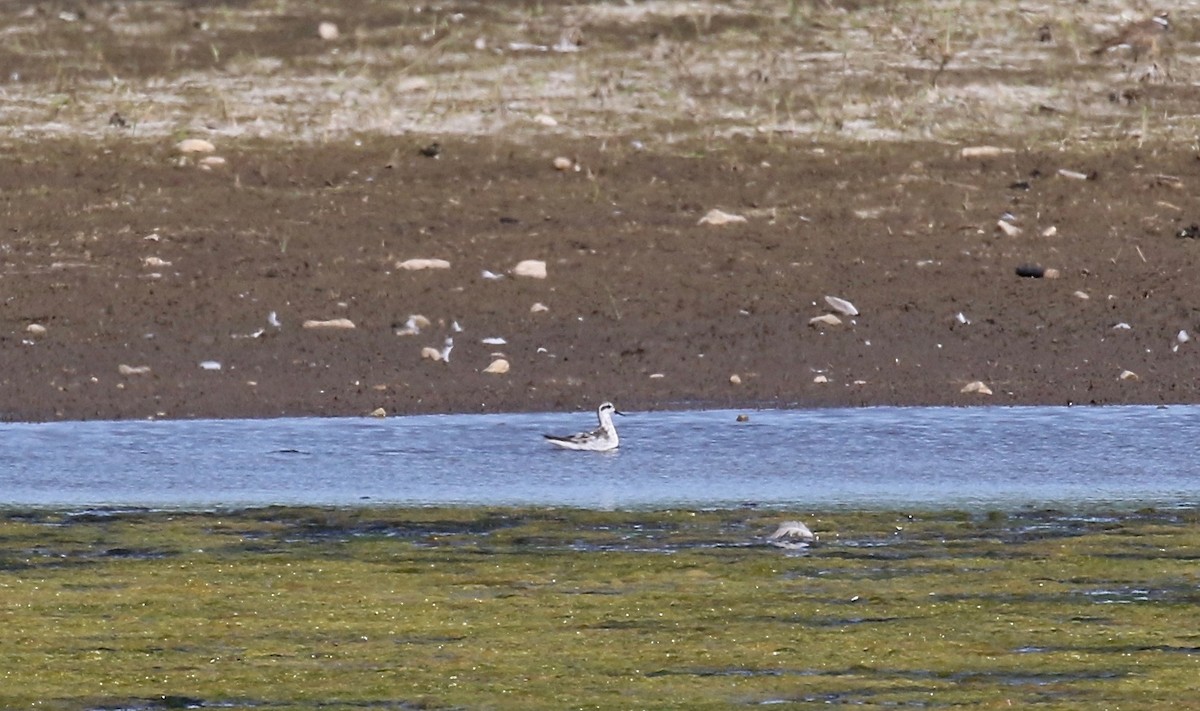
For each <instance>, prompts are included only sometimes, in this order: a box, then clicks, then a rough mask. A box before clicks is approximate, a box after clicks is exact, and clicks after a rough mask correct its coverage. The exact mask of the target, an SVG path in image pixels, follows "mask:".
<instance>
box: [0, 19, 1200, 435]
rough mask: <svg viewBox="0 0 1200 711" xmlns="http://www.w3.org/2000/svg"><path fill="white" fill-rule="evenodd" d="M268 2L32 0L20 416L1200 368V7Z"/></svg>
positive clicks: (11, 326) (13, 68)
mask: <svg viewBox="0 0 1200 711" xmlns="http://www.w3.org/2000/svg"><path fill="white" fill-rule="evenodd" d="M234 5H235V6H229V7H225V6H218V5H216V4H213V5H209V4H205V3H187V4H185V6H182V7H181V6H180V5H178V4H174V3H163V2H155V1H147V2H141V3H121V2H115V3H111V4H109V5H107V6H106V8H105V9H104V10H103V11H100V10H95V11H90V12H75V11H66V10H62V11H57V12H51V11H50V10H49V9H48V8H47V7H46V6H43V5H40V4H37V3H13V4H12V5H10V6H6V7H5V8H4V9H2V10H0V18H3V19H4V20H5V21H6V22H7V24H8V26H10V28H11V33H12V35H13V37H14V39H13V41H12V42H10V43H9V44H8V45H7V46H6V47H5V48H4V50H3V51H0V76H3V77H7V83H6V84H5V89H6V91H7V92H8V93H7V96H8V99H9V100H8V102H7V103H6V105H5V106H4V107H3V108H2V109H0V112H2V115H3V117H4V118H5V119H6V122H4V125H3V126H0V144H3V145H4V146H5V147H6V150H5V151H4V152H3V154H0V196H2V198H3V200H2V204H0V295H2V297H3V298H2V299H0V358H2V359H3V361H2V362H3V364H4V367H3V369H2V372H0V419H4V420H34V421H37V420H58V419H96V418H106V419H107V418H197V417H218V418H229V417H278V416H362V415H367V414H369V413H372V412H378V413H380V414H385V415H389V416H391V415H404V414H412V413H436V412H492V411H531V410H591V409H592V408H594V407H595V406H596V404H597V403H598V402H600V401H603V400H612V401H614V402H616V403H617V404H618V405H619V406H620V407H621V408H622V409H627V410H655V409H664V408H695V407H738V408H752V407H785V408H807V407H843V406H845V407H861V406H871V405H1021V404H1045V405H1067V404H1080V405H1083V404H1097V405H1107V404H1132V403H1137V404H1172V403H1195V402H1200V378H1198V377H1197V376H1198V375H1200V368H1198V367H1197V360H1196V352H1195V351H1196V349H1197V348H1200V344H1198V343H1197V342H1196V341H1195V340H1193V339H1194V337H1195V336H1196V334H1197V333H1198V332H1200V282H1198V281H1197V279H1196V278H1195V274H1196V272H1197V268H1198V267H1200V239H1198V237H1200V227H1198V226H1197V225H1200V198H1198V197H1197V196H1198V195H1200V193H1198V192H1197V191H1196V190H1195V189H1194V187H1195V185H1196V184H1197V182H1198V181H1200V160H1198V156H1200V154H1198V153H1197V151H1196V149H1195V146H1194V140H1193V139H1194V137H1193V136H1190V135H1187V126H1188V125H1190V124H1189V123H1188V121H1187V120H1186V119H1187V117H1189V116H1190V115H1191V112H1192V111H1193V109H1192V108H1191V107H1192V106H1193V105H1194V102H1193V101H1192V99H1193V98H1194V94H1195V90H1194V85H1193V84H1192V83H1191V82H1190V79H1189V77H1190V76H1191V75H1193V74H1194V67H1193V66H1192V65H1193V63H1194V62H1193V55H1194V54H1195V53H1194V52H1193V51H1192V50H1193V43H1191V42H1190V41H1189V40H1190V35H1189V34H1188V33H1187V31H1186V28H1181V29H1180V30H1179V31H1178V32H1176V34H1175V36H1176V37H1177V38H1178V39H1177V41H1176V42H1175V43H1174V45H1173V48H1172V54H1171V55H1169V57H1168V55H1166V54H1163V55H1162V56H1159V55H1155V56H1154V57H1151V58H1150V59H1149V60H1147V61H1142V62H1133V61H1131V60H1130V58H1129V57H1128V56H1126V55H1121V54H1119V53H1116V52H1114V53H1112V54H1107V55H1105V56H1102V57H1093V55H1092V54H1091V52H1090V51H1089V50H1090V48H1091V47H1092V46H1093V45H1094V44H1095V43H1097V42H1098V41H1099V40H1100V39H1101V38H1103V37H1104V36H1106V34H1108V33H1111V32H1112V31H1114V29H1115V28H1116V27H1117V26H1118V25H1119V24H1120V22H1121V21H1123V20H1124V19H1130V18H1127V15H1128V13H1124V14H1122V13H1123V11H1122V10H1120V8H1117V7H1116V5H1112V6H1111V7H1110V5H1109V4H1106V3H1093V4H1091V5H1089V6H1088V7H1086V8H1082V7H1081V8H1075V7H1072V8H1057V7H1055V8H1047V9H1045V10H1043V11H1039V12H1041V13H1043V14H1042V15H1038V16H1037V17H1027V16H1025V15H1020V17H1012V16H1009V15H1004V14H1003V13H1000V14H998V13H995V12H991V11H990V10H988V8H986V7H985V6H980V7H979V8H975V7H973V6H972V8H970V9H969V10H968V9H965V8H961V7H957V6H956V8H955V11H954V12H953V13H941V14H939V12H940V11H936V10H937V9H938V8H939V7H940V5H938V3H930V4H929V5H928V7H927V6H925V5H912V6H910V5H906V4H899V5H897V4H884V5H880V6H876V5H873V4H870V3H824V4H814V5H813V6H812V7H808V6H803V4H793V5H796V7H793V8H792V10H791V11H790V12H788V13H786V14H781V11H780V9H779V8H778V7H777V6H776V4H772V3H756V2H750V3H743V4H739V5H737V6H736V7H733V6H729V7H726V6H723V5H722V6H715V5H714V6H711V7H707V8H706V9H705V7H702V6H703V4H702V3H701V4H698V5H689V6H688V7H687V8H682V7H679V6H677V5H672V4H669V3H659V2H647V3H639V4H637V5H636V6H632V5H628V6H622V5H608V4H603V3H593V4H586V5H578V6H577V5H559V4H555V3H548V4H545V5H544V6H543V5H540V4H539V7H540V8H541V9H540V11H538V12H534V11H533V10H530V9H529V8H525V7H523V6H522V7H516V6H512V7H509V6H499V5H489V6H486V7H482V6H481V7H475V6H468V5H464V6H461V7H459V6H454V7H450V6H445V7H443V6H429V7H424V6H421V7H420V8H418V7H416V6H403V7H390V6H383V5H379V4H376V3H366V2H350V3H344V4H342V5H341V6H340V7H339V10H338V14H337V15H336V16H335V15H331V14H330V13H329V12H328V10H327V9H326V8H324V7H323V6H321V5H319V4H311V3H303V2H295V3H286V4H284V5H277V6H273V9H271V10H270V11H266V10H262V9H261V8H258V7H257V6H256V5H255V4H253V3H250V4H247V5H245V6H243V5H240V4H234ZM818 5H820V7H818ZM801 6H803V7H801ZM926 10H928V11H929V12H928V13H927V12H926ZM964 13H965V14H964ZM1018 14H1019V13H1018ZM951 16H953V17H955V18H957V19H956V21H961V23H963V26H964V27H969V28H971V32H965V33H960V32H958V31H957V30H956V31H955V32H953V33H951V32H949V30H947V29H945V28H940V25H939V24H938V23H939V22H944V21H945V20H946V18H948V17H951ZM1006 20H1012V21H1013V22H1012V23H1007V22H1006ZM321 22H333V23H334V24H335V25H336V26H337V27H338V28H340V29H339V30H338V31H337V32H336V33H332V34H331V33H326V36H325V38H322V36H320V35H319V33H318V27H319V25H320V23H321ZM1039 24H1044V27H1043V31H1040V32H1036V33H1035V32H1033V31H1032V30H1031V29H1030V30H1029V31H1026V29H1028V28H1034V27H1037V26H1038V25H1039ZM947 37H949V38H951V39H952V40H953V42H951V43H950V44H946V43H943V44H937V43H936V42H935V43H934V44H930V38H934V39H938V41H941V39H944V38H947ZM939 38H941V39H939ZM946 42H950V40H946ZM933 46H937V47H941V49H940V50H939V51H940V52H943V53H942V54H939V55H938V56H937V57H933V56H932V55H930V54H929V51H930V47H933ZM83 50H87V51H83ZM947 52H948V53H947ZM998 52H1003V54H1002V55H998V54H997V53H998ZM997 56H1003V60H1002V61H1001V60H998V59H996V57H997ZM97 57H99V58H101V59H102V60H103V61H100V60H98V59H97ZM931 57H932V59H931ZM938 57H940V59H939V58H938ZM1168 58H1169V59H1170V62H1169V64H1168V62H1167V59H1168ZM935 59H936V60H937V61H933V60H935ZM996 62H1000V64H998V65H997V64H996ZM1160 64H1161V66H1159V65H1160ZM1164 68H1169V69H1170V70H1171V71H1170V74H1169V75H1168V74H1167V72H1166V71H1160V70H1162V69H1164ZM183 139H201V140H204V141H207V142H209V143H211V146H212V149H211V151H207V152H197V153H182V152H181V151H180V148H179V146H180V141H181V140H183ZM981 146H994V147H996V148H997V150H996V151H992V152H987V151H984V152H982V153H981V152H978V151H974V152H973V151H971V150H967V151H966V152H964V149H973V148H978V147H981ZM713 209H719V210H721V211H723V212H725V213H728V214H730V215H734V216H736V217H737V218H739V221H736V222H733V223H730V224H725V225H721V226H714V225H708V224H701V218H703V217H704V216H705V215H706V214H707V213H708V212H709V211H710V210H713ZM742 220H744V221H742ZM412 259H437V260H443V261H444V262H446V263H448V265H449V266H448V267H447V268H443V269H430V270H419V271H410V270H406V269H403V268H401V267H400V266H399V265H401V264H402V263H404V262H407V261H408V260H412ZM524 260H536V261H539V262H544V263H545V267H546V277H545V278H544V279H541V278H530V277H522V276H519V275H516V274H514V272H513V270H514V268H515V266H516V265H517V264H518V263H519V262H521V261H524ZM1026 267H1032V268H1033V269H1032V273H1042V274H1054V273H1057V276H1058V278H1053V279H1051V278H1046V277H1044V276H1043V278H1026V277H1021V276H1018V270H1019V269H1023V268H1026ZM1039 270H1041V271H1039ZM1046 270H1053V271H1046ZM827 296H833V297H838V298H840V299H844V300H847V301H849V302H851V303H852V304H853V305H854V306H855V307H856V309H857V311H858V312H859V313H858V315H857V316H846V315H840V316H839V319H840V321H841V322H840V323H838V324H826V323H821V322H814V321H813V319H817V318H825V317H828V316H830V315H835V314H831V313H830V311H831V309H830V308H829V306H828V304H827V302H826V300H825V297H827ZM417 317H421V318H417ZM306 322H335V323H338V324H341V325H343V326H345V325H348V324H352V325H353V328H334V327H330V326H328V325H327V326H326V327H324V328H305V327H304V324H305V323H306ZM410 322H412V323H415V324H417V325H418V326H419V332H417V333H413V332H412V329H410V328H408V324H409V323H410ZM399 334H408V335H399ZM448 338H452V339H453V350H452V351H451V357H450V360H449V362H448V363H447V362H435V361H433V360H429V359H426V358H423V357H422V353H423V352H427V351H426V349H430V350H432V351H441V350H443V349H444V348H445V345H446V342H447V341H446V339H448ZM485 340H486V342H485ZM499 360H503V361H505V362H506V364H507V370H505V369H504V367H503V366H500V365H493V364H495V363H496V362H497V361H499ZM489 368H490V369H491V370H492V371H496V370H503V371H504V372H500V373H497V372H488V371H489ZM988 393H990V394H988Z"/></svg>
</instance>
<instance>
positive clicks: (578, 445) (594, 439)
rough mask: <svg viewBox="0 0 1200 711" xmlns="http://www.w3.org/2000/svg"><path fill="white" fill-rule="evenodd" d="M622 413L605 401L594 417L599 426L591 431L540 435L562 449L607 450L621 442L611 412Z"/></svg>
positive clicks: (622, 413)
mask: <svg viewBox="0 0 1200 711" xmlns="http://www.w3.org/2000/svg"><path fill="white" fill-rule="evenodd" d="M614 413H615V414H618V415H624V414H625V413H624V412H621V411H620V410H618V409H617V408H615V407H613V404H612V403H611V402H606V403H603V404H601V405H600V407H599V408H597V409H596V417H597V419H599V420H600V427H598V428H597V429H595V430H592V431H591V432H580V433H579V434H573V435H566V436H561V437H560V436H558V435H542V436H543V437H545V438H546V439H547V440H549V441H550V444H554V445H558V446H559V447H562V448H563V449H576V450H581V451H584V452H608V451H611V450H614V449H616V448H617V446H618V445H619V444H620V443H621V440H620V438H618V437H617V428H616V427H613V421H612V416H613V414H614Z"/></svg>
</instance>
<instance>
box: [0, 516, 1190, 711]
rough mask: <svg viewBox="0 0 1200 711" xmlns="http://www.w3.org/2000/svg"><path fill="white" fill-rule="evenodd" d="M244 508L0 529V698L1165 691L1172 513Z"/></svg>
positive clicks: (581, 699)
mask: <svg viewBox="0 0 1200 711" xmlns="http://www.w3.org/2000/svg"><path fill="white" fill-rule="evenodd" d="M778 520H779V516H778V515H777V514H774V513H771V512H762V511H715V512H686V511H670V512H632V513H631V512H618V513H606V512H593V511H576V510H483V509H408V510H381V509H358V510H317V509H264V510H255V511H246V512H235V513H221V514H213V513H210V514H166V513H132V514H116V513H114V514H111V515H99V516H66V515H60V514H52V513H32V514H18V513H10V514H9V515H8V516H6V517H5V518H4V519H3V520H0V614H2V615H3V617H2V623H3V624H2V625H0V630H2V631H0V705H2V706H4V707H6V708H17V707H26V706H40V707H50V708H62V709H84V708H99V707H105V708H116V707H126V706H134V707H139V708H169V707H173V706H174V707H180V706H187V705H193V706H197V705H216V704H226V705H234V706H241V707H254V706H266V707H270V708H313V707H321V708H363V707H367V708H374V707H380V708H512V709H518V708H519V709H543V708H544V709H562V708H583V707H586V708H611V709H627V708H689V709H694V708H729V707H730V706H739V705H756V704H761V703H766V702H796V703H801V702H804V701H823V702H832V703H851V704H862V705H867V706H876V705H887V706H892V705H913V704H919V705H947V706H977V707H991V706H1004V705H1007V704H1009V703H1011V704H1012V705H1014V706H1028V705H1031V704H1038V705H1039V706H1041V707H1044V708H1078V707H1081V706H1086V707H1099V706H1103V705H1110V706H1111V705H1123V704H1129V705H1131V706H1139V707H1148V706H1153V707H1156V708H1161V707H1168V706H1181V705H1185V704H1186V703H1187V699H1188V695H1187V693H1186V692H1187V689H1189V688H1190V687H1191V685H1192V684H1193V680H1194V679H1195V677H1196V673H1197V671H1198V668H1200V633H1197V632H1195V631H1194V626H1193V625H1192V624H1191V622H1192V619H1193V617H1194V610H1195V609H1196V608H1195V605H1196V603H1197V602H1198V601H1200V580H1198V577H1200V576H1198V574H1197V573H1196V571H1195V555H1196V553H1195V551H1196V550H1197V549H1198V544H1200V531H1198V530H1197V528H1196V526H1195V524H1194V522H1192V521H1190V520H1186V519H1185V518H1182V517H1181V516H1179V515H1175V514H1171V515H1168V514H1157V513H1153V512H1151V513H1142V514H1120V515H1113V516H1107V517H1097V518H1088V519H1079V518H1066V517H1061V516H1057V515H1052V514H1032V513H1028V514H1014V515H996V516H988V517H981V518H977V517H971V516H965V515H953V514H945V513H936V514H930V515H927V516H907V515H900V514H894V513H849V512H838V513H832V514H827V515H822V516H817V517H814V518H809V519H807V520H808V521H809V523H810V524H812V526H813V528H814V529H815V530H817V531H818V533H819V534H820V535H821V538H822V540H821V542H820V544H819V545H818V546H816V547H814V548H812V549H810V550H807V551H787V550H780V549H776V548H772V547H770V546H768V545H766V544H765V541H764V537H765V534H767V533H769V532H770V531H771V530H772V529H773V527H774V524H775V523H777V521H778Z"/></svg>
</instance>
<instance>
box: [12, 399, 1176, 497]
mask: <svg viewBox="0 0 1200 711" xmlns="http://www.w3.org/2000/svg"><path fill="white" fill-rule="evenodd" d="M739 412H742V411H737V412H735V411H700V412H694V411H693V412H653V413H634V414H633V415H631V416H629V417H625V418H617V420H618V421H617V424H618V426H619V428H620V431H621V438H622V440H621V441H622V446H621V449H620V451H619V452H615V453H609V454H596V453H590V452H567V451H559V450H556V449H554V448H552V447H551V446H550V445H548V444H547V443H545V442H544V441H543V440H542V438H541V433H543V432H554V433H560V434H562V433H570V432H573V431H578V430H581V429H590V428H591V427H592V426H594V423H595V416H594V415H593V414H591V413H551V414H548V413H543V414H501V415H441V416H419V417H397V418H390V419H386V420H375V419H276V420H199V421H197V420H191V421H165V422H145V421H134V422H128V421H126V422H82V423H80V422H63V423H50V424H4V425H0V442H2V444H0V506H7V507H28V506H36V507H65V508H87V507H113V506H115V507H126V506H129V507H143V506H144V507H156V508H188V509H197V508H216V507H243V506H262V505H269V504H286V505H326V506H346V505H364V504H368V505H384V504H400V505H435V504H452V505H496V504H510V505H522V504H534V505H553V506H579V507H587V508H657V507H666V506H689V507H734V506H741V505H745V504H749V503H755V504H760V505H765V506H774V507H800V508H803V509H807V510H816V509H831V508H846V507H852V508H892V507H901V508H904V507H920V508H965V509H987V508H1016V507H1024V506H1064V507H1068V506H1070V507H1083V506H1095V505H1114V506H1146V505H1155V506H1161V505H1167V506H1191V505H1196V504H1197V503H1198V502H1200V465H1198V464H1197V461H1198V459H1200V458H1198V457H1197V456H1196V445H1197V443H1198V442H1200V407H1197V406H1177V407H1169V408H1155V407H1104V408H1038V407H1022V408H992V407H977V408H964V409H955V408H868V409H832V410H791V411H748V414H749V415H750V421H749V422H747V423H737V422H735V417H736V416H737V414H739Z"/></svg>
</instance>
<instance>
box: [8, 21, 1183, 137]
mask: <svg viewBox="0 0 1200 711" xmlns="http://www.w3.org/2000/svg"><path fill="white" fill-rule="evenodd" d="M1177 5H1180V6H1179V7H1173V10H1175V11H1176V12H1177V16H1178V17H1180V18H1184V17H1186V16H1188V15H1189V14H1193V13H1192V12H1189V11H1194V10H1196V9H1200V3H1197V2H1184V3H1180V4H1177ZM1148 12H1149V10H1148V9H1144V8H1136V7H1132V6H1131V5H1130V4H1129V3H1120V2H1093V3H1088V4H1078V3H1067V4H1064V3H1044V4H1040V5H1038V4H1035V5H1029V4H1024V3H1022V4H1017V3H1005V4H1003V5H1002V6H999V7H998V6H997V5H996V4H995V3H990V2H981V1H975V0H972V1H967V0H924V1H922V2H898V1H891V2H880V3H874V4H872V3H850V2H846V3H841V2H792V3H778V2H770V1H768V0H744V1H742V2H735V3H715V2H672V1H669V0H650V1H648V2H639V3H636V4H623V3H599V2H593V3H582V4H557V3H536V4H532V5H531V4H526V3H489V4H486V5H478V6H466V7H465V8H464V9H461V10H460V9H459V8H458V7H457V6H450V5H446V6H439V5H437V4H434V5H432V6H429V5H420V6H418V5H409V4H401V3H398V4H394V5H384V6H381V5H379V4H377V3H367V2H365V0H360V1H358V2H347V3H340V4H339V5H338V6H337V7H336V9H334V8H331V7H330V6H328V5H326V4H320V3H315V2H311V1H310V2H299V1H294V0H292V1H289V0H274V1H272V2H256V3H251V4H249V5H247V6H244V7H243V6H224V7H222V6H216V7H208V6H202V7H200V8H198V9H192V10H189V11H186V12H185V11H183V10H181V9H180V7H179V6H178V4H177V3H170V2H137V3H134V2H126V3H114V4H112V5H111V7H110V8H109V9H107V10H99V9H98V10H94V11H92V12H89V13H86V14H83V15H79V14H75V13H69V12H63V13H61V14H55V13H52V12H46V11H43V10H39V9H24V8H22V7H20V6H19V5H16V4H14V5H11V6H6V7H5V8H4V9H0V18H2V19H3V20H4V22H3V26H4V27H5V28H6V29H5V30H4V32H3V48H2V49H0V67H2V68H3V70H4V74H5V75H7V76H8V77H9V78H8V81H7V84H6V85H5V86H4V92H5V101H4V107H3V109H2V111H0V118H2V120H0V126H3V127H4V128H3V129H0V137H2V138H3V139H5V140H8V141H13V140H28V139H32V138H37V137H41V136H51V135H83V136H91V137H100V136H105V135H110V134H114V133H116V134H119V133H122V132H125V133H129V134H133V135H136V136H139V137H149V138H156V137H169V136H176V135H183V134H210V135H211V134H216V135H221V136H256V137H265V138H288V139H295V138H300V139H302V140H309V141H324V140H334V139H341V138H345V137H347V136H353V135H355V134H360V133H385V134H399V133H406V132H413V133H421V134H442V135H444V134H476V135H481V134H482V135H488V134H490V135H501V134H503V135H505V136H509V137H512V136H516V137H522V136H523V137H526V138H528V139H530V140H534V139H536V138H537V137H538V136H540V135H544V134H547V133H550V134H559V135H575V136H578V135H586V136H598V137H617V136H619V137H623V138H629V139H636V140H641V141H643V142H647V143H649V142H668V143H669V142H672V141H677V140H684V139H695V138H697V137H699V138H708V139H712V140H720V139H722V138H725V137H728V136H731V135H740V134H751V135H758V134H763V135H767V136H786V137H815V138H820V139H821V140H824V141H847V142H852V143H863V142H867V143H869V142H873V141H899V140H927V139H933V140H944V141H950V142H955V141H962V142H969V141H980V140H992V141H1000V142H1008V143H1013V144H1020V145H1031V144H1032V145H1039V144H1041V145H1044V144H1070V143H1080V142H1106V141H1112V140H1124V139H1126V138H1129V137H1135V138H1138V139H1143V140H1144V139H1155V140H1186V141H1189V142H1191V141H1194V135H1192V134H1193V132H1192V131H1191V129H1190V128H1189V121H1188V119H1190V117H1191V116H1192V115H1193V113H1194V109H1193V108H1192V106H1194V103H1195V102H1194V101H1193V100H1192V99H1193V98H1194V94H1195V89H1194V87H1193V84H1192V82H1191V77H1192V76H1193V75H1194V73H1195V72H1194V68H1195V64H1196V62H1195V60H1194V52H1193V51H1192V50H1193V47H1194V45H1193V43H1191V42H1190V31H1189V28H1187V27H1186V26H1184V27H1179V28H1177V29H1176V31H1175V35H1176V38H1175V39H1176V41H1175V51H1174V53H1173V56H1172V57H1171V61H1170V68H1171V78H1170V79H1169V80H1168V79H1167V78H1166V77H1165V76H1163V75H1162V74H1161V73H1160V74H1156V75H1149V71H1150V67H1149V65H1146V64H1143V65H1137V66H1127V59H1126V58H1123V57H1122V56H1120V54H1119V53H1114V54H1113V55H1111V56H1108V57H1104V58H1101V59H1096V58H1093V57H1092V56H1091V55H1090V52H1089V50H1090V49H1091V48H1092V47H1093V46H1094V45H1095V44H1096V42H1097V41H1098V39H1099V38H1100V37H1103V36H1105V35H1106V34H1107V33H1109V32H1111V31H1112V30H1113V28H1114V27H1116V26H1118V25H1119V24H1120V22H1121V21H1122V20H1123V19H1132V18H1136V17H1140V16H1142V15H1144V14H1146V13H1148ZM322 20H331V21H334V22H336V23H338V25H339V27H340V28H341V37H340V38H339V39H337V40H334V41H323V40H321V39H319V38H318V37H317V32H316V27H317V24H318V22H320V21H322ZM564 37H565V38H568V39H574V38H578V37H582V39H583V41H584V42H583V44H582V46H579V47H578V48H577V49H578V51H558V49H562V48H563V47H567V48H574V47H573V46H571V45H564V44H563V42H564V41H565V40H564V39H563V38H564ZM114 113H117V114H120V116H121V117H122V118H123V119H124V120H125V121H126V122H127V124H128V125H127V126H126V127H125V128H119V127H114V126H112V125H110V124H109V118H110V116H111V115H112V114H114ZM541 115H545V116H550V117H553V118H554V119H556V120H557V125H555V126H546V125H544V124H543V123H540V122H539V121H537V120H536V119H537V117H539V116H541Z"/></svg>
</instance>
